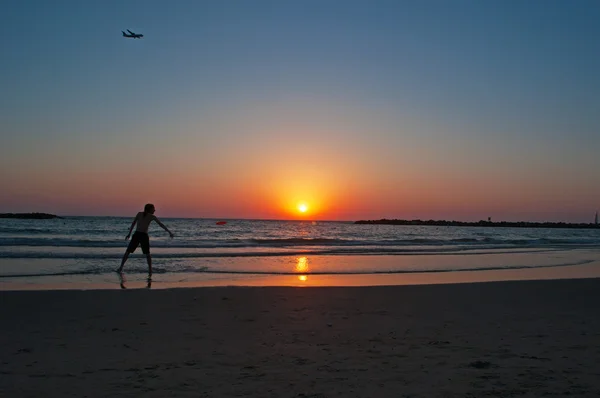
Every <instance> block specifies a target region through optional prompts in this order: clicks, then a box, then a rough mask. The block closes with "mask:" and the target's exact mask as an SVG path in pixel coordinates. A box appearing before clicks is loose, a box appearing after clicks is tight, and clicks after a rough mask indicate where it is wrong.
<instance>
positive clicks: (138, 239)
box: [127, 231, 150, 254]
mask: <svg viewBox="0 0 600 398" xmlns="http://www.w3.org/2000/svg"><path fill="white" fill-rule="evenodd" d="M140 245H141V246H142V252H143V253H144V254H150V237H149V236H148V234H146V233H144V232H140V231H135V233H134V234H133V236H132V237H131V241H130V242H129V246H127V251H128V252H129V253H133V252H134V251H135V249H137V247H138V246H140Z"/></svg>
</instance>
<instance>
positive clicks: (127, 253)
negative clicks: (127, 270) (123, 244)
mask: <svg viewBox="0 0 600 398" xmlns="http://www.w3.org/2000/svg"><path fill="white" fill-rule="evenodd" d="M128 257H129V250H125V254H123V260H121V266H120V267H119V269H118V270H117V272H119V273H120V272H123V266H124V265H125V261H127V258H128Z"/></svg>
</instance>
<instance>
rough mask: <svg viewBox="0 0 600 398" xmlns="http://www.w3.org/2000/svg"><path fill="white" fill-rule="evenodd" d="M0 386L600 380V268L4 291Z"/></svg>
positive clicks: (391, 392) (549, 388)
mask: <svg viewBox="0 0 600 398" xmlns="http://www.w3.org/2000/svg"><path fill="white" fill-rule="evenodd" d="M0 297H1V302H2V305H1V306H0V319H2V326H1V329H0V330H1V333H0V347H1V348H0V350H1V351H0V357H1V359H0V396H6V397H16V396H19V397H39V396H46V397H68V396H73V397H84V396H87V397H108V396H110V397H129V396H145V397H165V396H189V397H236V396H249V397H483V396H502V397H510V396H530V397H540V396H567V395H569V396H583V397H587V396H589V397H597V396H600V379H599V378H598V373H599V371H600V365H598V364H599V363H600V346H598V341H600V317H598V310H599V309H600V279H579V280H549V281H515V282H492V283H469V284H446V285H420V286H377V287H314V288H293V287H209V288H192V289H164V290H146V289H127V290H85V291H75V290H63V291H61V290H55V291H26V292H18V291H2V292H0Z"/></svg>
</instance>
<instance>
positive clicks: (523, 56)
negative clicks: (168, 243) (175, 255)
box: [0, 0, 600, 222]
mask: <svg viewBox="0 0 600 398" xmlns="http://www.w3.org/2000/svg"><path fill="white" fill-rule="evenodd" d="M599 21H600V2H598V1H594V0H590V1H583V0H575V1H566V0H564V1H552V0H539V1H536V0H527V1H510V0H473V1H466V0H440V1H428V0H418V1H417V0H415V1H401V0H392V1H348V0H343V1H342V0H340V1H334V0H318V1H312V0H304V1H300V0H295V1H285V0H279V1H262V0H252V1H245V0H239V1H231V0H218V1H183V0H177V1H173V2H166V1H154V0H143V1H134V0H119V1H107V0H103V1H95V0H94V1H85V0H57V1H46V0H43V1H41V0H40V1H27V0H19V1H13V0H8V1H6V0H5V1H3V2H2V13H0V49H1V52H0V54H1V58H0V133H1V138H2V139H1V143H2V144H1V146H0V212H28V211H43V212H50V213H55V214H61V215H126V216H130V215H131V216H133V215H135V212H136V211H139V210H141V208H142V206H143V205H144V203H146V202H152V203H154V204H155V205H156V207H157V213H156V214H157V215H159V216H163V217H169V216H184V217H211V218H213V217H214V218H273V219H288V218H302V217H305V218H309V219H327V220H356V219H379V218H402V219H416V218H421V219H448V220H450V219H453V220H461V221H477V220H481V219H487V217H492V220H494V221H501V220H506V221H518V220H526V221H567V222H591V221H592V220H593V216H594V212H595V211H596V210H597V209H598V208H599V207H600V157H599V156H598V151H599V149H600V23H599ZM125 29H131V30H132V31H134V32H137V33H143V34H144V38H143V39H140V40H132V39H125V38H123V37H122V36H121V31H122V30H125ZM299 202H305V203H306V204H307V205H308V207H309V210H308V212H307V213H306V214H305V215H300V214H299V213H298V212H297V211H296V210H295V209H296V206H297V204H298V203H299Z"/></svg>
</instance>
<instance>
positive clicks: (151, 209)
mask: <svg viewBox="0 0 600 398" xmlns="http://www.w3.org/2000/svg"><path fill="white" fill-rule="evenodd" d="M154 210H155V209H154V205H153V204H152V203H147V204H146V206H144V213H150V214H153V213H154Z"/></svg>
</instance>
